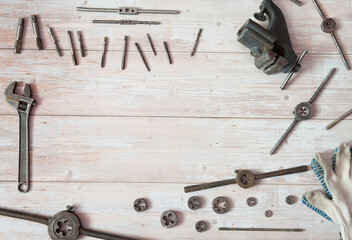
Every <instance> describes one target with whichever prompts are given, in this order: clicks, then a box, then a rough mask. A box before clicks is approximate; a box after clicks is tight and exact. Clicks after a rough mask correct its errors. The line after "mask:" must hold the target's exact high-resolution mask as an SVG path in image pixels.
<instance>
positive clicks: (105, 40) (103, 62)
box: [100, 37, 108, 68]
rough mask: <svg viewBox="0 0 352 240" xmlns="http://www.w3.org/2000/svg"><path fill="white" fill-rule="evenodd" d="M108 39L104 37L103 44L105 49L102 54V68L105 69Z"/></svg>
mask: <svg viewBox="0 0 352 240" xmlns="http://www.w3.org/2000/svg"><path fill="white" fill-rule="evenodd" d="M107 39H108V38H107V37H104V43H103V48H102V54H101V61H100V67H101V68H103V67H104V66H105V54H106V42H107V41H108V40H107Z"/></svg>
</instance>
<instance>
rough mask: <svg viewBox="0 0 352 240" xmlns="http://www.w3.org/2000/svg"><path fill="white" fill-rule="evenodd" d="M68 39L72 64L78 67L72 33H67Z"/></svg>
mask: <svg viewBox="0 0 352 240" xmlns="http://www.w3.org/2000/svg"><path fill="white" fill-rule="evenodd" d="M67 37H68V42H69V44H70V50H71V58H72V64H73V66H76V65H77V59H76V55H75V49H74V47H73V42H72V36H71V31H67Z"/></svg>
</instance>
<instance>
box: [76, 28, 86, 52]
mask: <svg viewBox="0 0 352 240" xmlns="http://www.w3.org/2000/svg"><path fill="white" fill-rule="evenodd" d="M77 39H78V43H79V51H80V52H81V56H82V57H85V54H84V48H83V41H82V32H81V31H77Z"/></svg>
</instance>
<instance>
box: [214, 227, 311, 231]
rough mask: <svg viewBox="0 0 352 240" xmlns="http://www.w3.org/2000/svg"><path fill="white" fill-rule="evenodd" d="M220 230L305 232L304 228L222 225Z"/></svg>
mask: <svg viewBox="0 0 352 240" xmlns="http://www.w3.org/2000/svg"><path fill="white" fill-rule="evenodd" d="M219 231H242V232H253V231H254V232H304V231H305V230H304V229H302V228H230V227H221V228H219Z"/></svg>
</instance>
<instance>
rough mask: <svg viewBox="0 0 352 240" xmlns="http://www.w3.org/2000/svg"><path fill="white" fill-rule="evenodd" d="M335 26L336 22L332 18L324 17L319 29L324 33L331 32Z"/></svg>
mask: <svg viewBox="0 0 352 240" xmlns="http://www.w3.org/2000/svg"><path fill="white" fill-rule="evenodd" d="M335 28H336V22H335V20H334V19H332V18H327V19H324V20H323V22H322V23H321V30H323V32H326V33H332V32H333V31H334V30H335Z"/></svg>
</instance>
